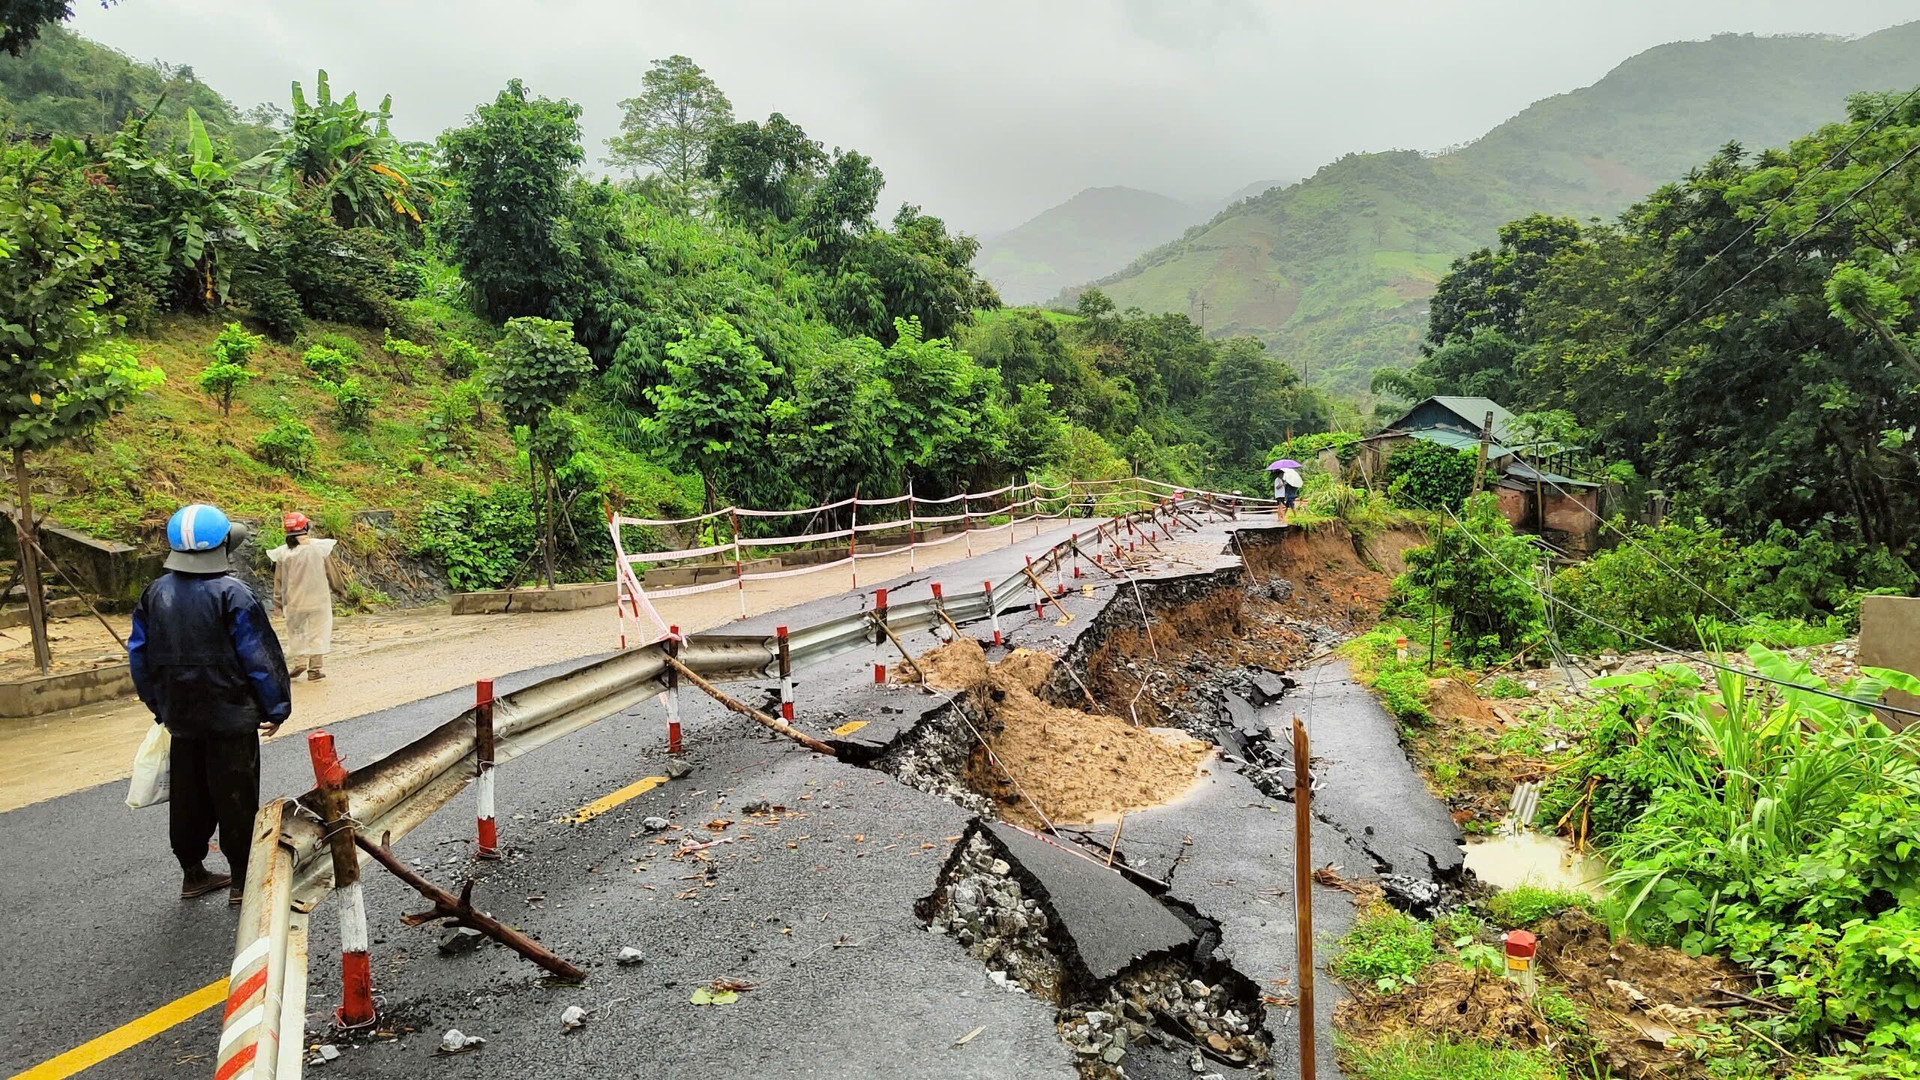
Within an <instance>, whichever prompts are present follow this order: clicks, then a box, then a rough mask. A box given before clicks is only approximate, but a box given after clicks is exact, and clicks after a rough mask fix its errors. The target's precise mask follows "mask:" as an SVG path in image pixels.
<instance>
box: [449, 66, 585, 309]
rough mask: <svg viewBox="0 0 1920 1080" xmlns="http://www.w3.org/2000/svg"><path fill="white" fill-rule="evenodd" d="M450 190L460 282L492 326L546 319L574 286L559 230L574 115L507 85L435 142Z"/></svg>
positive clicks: (574, 155) (566, 199)
mask: <svg viewBox="0 0 1920 1080" xmlns="http://www.w3.org/2000/svg"><path fill="white" fill-rule="evenodd" d="M440 149H441V152H442V153H443V154H444V155H445V157H446V163H447V172H448V175H449V176H451V177H452V179H453V181H454V184H455V196H456V197H455V198H454V199H452V200H450V201H451V202H452V203H453V204H454V205H453V207H452V208H451V212H450V213H449V214H448V220H447V223H446V236H447V242H448V245H449V246H450V247H451V249H452V251H453V254H454V257H455V258H456V259H457V260H458V261H459V263H460V271H461V276H463V277H464V278H465V279H466V280H467V282H468V284H469V285H471V286H472V288H473V290H474V294H475V296H476V297H477V298H478V300H479V302H480V306H481V307H482V308H483V309H484V310H485V311H486V312H487V313H488V314H490V315H492V316H494V317H495V318H506V319H510V318H514V317H517V316H539V317H545V316H547V315H550V314H552V313H553V312H554V311H555V310H556V304H557V303H558V302H559V301H560V300H561V299H562V298H564V297H566V296H567V295H568V294H569V292H570V291H571V290H572V288H573V286H574V285H575V274H574V270H575V265H576V258H577V251H576V250H575V249H574V248H573V246H572V245H569V244H568V243H567V239H566V231H565V229H564V227H563V226H564V221H565V218H566V214H567V211H568V208H569V204H570V202H571V187H570V185H569V181H570V180H571V178H572V176H573V171H574V167H575V166H577V165H579V164H580V161H581V158H582V154H581V150H580V106H578V105H575V104H574V103H573V102H571V101H566V100H561V101H553V100H550V99H548V98H543V97H529V96H528V93H527V88H526V86H525V85H523V84H522V83H521V82H520V80H519V79H513V80H511V81H509V82H508V83H507V88H506V89H505V90H502V91H500V94H499V96H498V97H496V98H494V100H493V102H492V104H489V105H482V106H480V107H479V108H478V109H476V110H475V111H474V117H473V122H472V123H470V124H468V125H467V126H465V127H459V128H453V129H451V130H449V131H447V132H445V133H444V134H442V135H441V136H440Z"/></svg>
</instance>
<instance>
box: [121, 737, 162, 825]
mask: <svg viewBox="0 0 1920 1080" xmlns="http://www.w3.org/2000/svg"><path fill="white" fill-rule="evenodd" d="M172 753H173V735H172V734H171V733H169V732H168V731H167V725H165V724H154V725H153V726H152V728H151V729H150V730H149V731H148V732H147V737H146V738H145V739H144V740H142V741H141V743H140V751H139V752H138V753H136V754H134V755H133V783H132V784H131V785H129V786H128V788H127V806H128V807H130V808H131V809H134V810H138V809H140V808H141V807H143V806H153V805H154V804H156V803H163V802H166V801H167V797H168V795H169V794H171V791H172V786H173V785H172V783H171V781H172V775H171V773H170V772H169V771H168V768H167V758H168V757H169V756H170V755H171V754H172Z"/></svg>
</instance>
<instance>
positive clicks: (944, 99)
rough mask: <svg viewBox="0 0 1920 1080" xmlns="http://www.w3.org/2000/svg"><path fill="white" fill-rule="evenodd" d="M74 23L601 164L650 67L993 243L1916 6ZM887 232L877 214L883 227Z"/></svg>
mask: <svg viewBox="0 0 1920 1080" xmlns="http://www.w3.org/2000/svg"><path fill="white" fill-rule="evenodd" d="M74 6H75V9H76V11H77V16H76V18H75V20H74V26H75V27H76V28H77V29H79V30H80V31H81V32H82V33H85V34H87V35H88V36H90V37H92V38H94V39H96V40H99V41H102V42H105V43H107V44H110V45H113V46H115V47H116V48H119V49H121V50H123V51H125V52H127V53H130V54H132V55H133V56H135V57H136V58H140V59H165V60H168V61H171V62H174V63H182V64H191V65H192V66H193V68H194V69H195V71H196V72H198V73H199V75H200V77H201V78H202V79H204V80H206V81H207V82H209V83H211V84H212V85H213V86H214V87H215V88H216V89H218V90H220V91H221V92H223V93H225V94H226V95H227V96H229V97H231V98H233V99H234V100H235V101H236V102H238V103H240V104H241V105H243V106H245V105H251V104H253V103H255V102H259V101H274V102H278V103H280V104H282V105H285V103H286V101H287V87H288V83H289V81H290V80H292V79H296V78H299V79H303V80H310V79H311V78H312V74H313V72H314V70H315V69H316V68H322V67H324V68H326V69H327V71H328V72H329V73H330V75H331V78H332V82H333V86H334V88H335V92H336V93H344V92H345V91H346V90H349V89H357V90H359V91H360V93H361V96H362V97H363V98H372V99H375V100H377V99H378V97H379V95H381V94H383V93H392V94H393V98H394V111H395V120H394V126H395V129H396V131H397V133H399V134H400V135H401V136H403V137H406V138H418V139H427V138H431V137H432V136H434V135H435V134H437V133H438V132H439V131H441V130H442V129H443V128H446V127H447V126H449V125H452V124H456V123H459V122H460V121H461V120H462V118H463V117H465V116H466V115H467V114H468V113H469V112H470V111H471V110H472V108H473V107H474V106H475V105H476V104H478V103H480V102H481V101H484V100H488V99H491V98H492V97H493V96H494V94H495V93H497V92H498V91H499V89H500V87H501V86H502V85H504V84H505V82H506V80H507V79H509V78H511V77H514V76H519V77H521V78H523V79H525V80H526V82H527V84H528V85H529V86H530V87H532V88H533V90H534V91H536V92H538V93H541V94H545V95H548V96H550V97H567V98H571V99H573V100H574V101H577V102H579V103H580V104H581V105H583V106H584V107H585V109H586V113H585V116H584V120H583V122H584V124H585V128H586V135H587V150H588V153H589V155H590V156H591V157H592V158H593V159H594V160H595V161H596V162H597V160H598V158H599V156H600V153H601V151H602V149H603V147H602V143H603V141H604V140H605V139H606V137H607V136H608V135H610V134H612V133H613V132H614V130H615V129H616V128H617V126H618V122H619V109H618V107H617V105H616V102H618V101H619V100H620V99H621V98H623V97H630V96H632V95H633V94H634V93H636V92H637V91H638V89H639V86H640V76H641V73H642V72H643V71H645V69H646V67H647V64H648V62H649V61H650V60H652V59H654V58H657V57H662V56H667V55H670V54H673V53H684V54H686V55H688V56H691V57H693V58H694V60H695V61H696V62H698V63H699V64H700V65H701V66H703V67H705V68H706V69H707V71H708V72H709V73H710V74H711V75H712V76H713V77H714V79H715V80H716V81H717V82H718V83H719V84H720V86H721V88H722V89H724V90H725V91H726V93H727V95H728V97H730V98H731V99H732V100H733V105H734V111H735V113H736V114H737V115H739V116H740V117H742V118H749V117H751V118H763V117H764V116H765V115H766V114H767V113H768V112H770V111H775V110H778V111H780V112H783V113H785V114H786V115H787V117H788V118H789V119H791V120H793V121H795V122H796V123H799V124H800V125H801V126H802V127H804V128H806V130H807V133H808V134H809V135H811V136H812V137H813V138H815V139H817V140H819V141H821V142H823V143H824V144H826V146H827V147H828V148H829V149H831V148H833V147H836V146H845V147H850V148H855V149H858V150H860V151H862V152H864V153H866V154H869V155H871V156H872V157H873V158H874V159H875V161H876V162H877V163H878V164H879V165H880V167H881V169H882V170H884V171H885V173H886V175H887V179H888V188H887V200H888V203H889V204H894V203H898V202H899V201H901V200H908V201H913V202H917V203H921V204H923V205H924V206H925V207H926V208H927V210H928V211H929V212H931V213H935V214H938V215H941V216H944V217H946V218H947V219H948V220H949V221H951V222H954V223H956V224H958V225H960V226H961V227H963V228H966V229H968V230H970V231H975V232H985V233H990V232H993V231H997V230H1000V229H1004V228H1008V227H1011V226H1013V225H1015V224H1018V223H1019V222H1020V221H1022V220H1024V219H1025V218H1027V217H1029V216H1031V215H1033V214H1034V213H1037V212H1039V211H1040V210H1042V209H1045V208H1046V207H1048V206H1050V205H1052V204H1054V203H1057V202H1059V201H1061V200H1062V199H1065V198H1066V197H1068V196H1070V195H1072V194H1073V193H1074V192H1076V191H1078V190H1080V189H1081V188H1084V187H1090V186H1098V185H1107V184H1126V185H1131V186H1135V187H1143V188H1148V189H1151V190H1156V191H1162V192H1165V193H1167V194H1171V195H1175V196H1179V197H1187V198H1201V197H1208V196H1215V195H1224V194H1226V193H1227V192H1229V191H1232V190H1234V189H1236V188H1239V187H1241V186H1243V185H1245V184H1247V183H1250V182H1252V181H1256V180H1267V179H1273V178H1279V177H1297V176H1300V175H1304V174H1307V173H1310V172H1312V171H1313V169H1315V168H1316V167H1318V166H1319V165H1321V164H1324V163H1325V162H1327V161H1329V160H1332V159H1333V158H1336V157H1338V156H1339V155H1341V154H1343V153H1346V152H1347V151H1350V150H1381V149H1387V148H1394V147H1399V148H1417V149H1430V148H1435V147H1440V146H1446V145H1450V144H1453V143H1457V142H1463V141H1466V140H1468V139H1471V138H1474V137H1475V136H1477V135H1479V134H1481V133H1482V132H1484V131H1486V130H1487V129H1488V128H1489V127H1492V126H1493V125H1495V124H1497V123H1499V122H1500V121H1501V120H1503V119H1505V118H1507V117H1508V116H1511V115H1512V114H1513V113H1515V112H1517V111H1519V110H1520V109H1522V108H1525V107H1526V106H1527V105H1528V104H1529V103H1531V102H1533V101H1535V100H1537V99H1539V98H1542V97H1546V96H1549V95H1552V94H1557V93H1561V92H1564V91H1567V90H1571V89H1574V88H1576V87H1579V86H1583V85H1586V84H1588V83H1591V82H1593V81H1594V80H1596V79H1598V78H1600V77H1601V76H1602V75H1604V74H1606V72H1607V71H1608V70H1609V69H1610V68H1612V67H1613V66H1614V65H1616V64H1618V63H1619V62H1620V61H1622V60H1623V59H1625V58H1626V57H1628V56H1630V55H1632V54H1634V53H1636V52H1638V51H1640V50H1642V49H1645V48H1648V47H1651V46H1653V45H1658V44H1661V43H1662V42H1667V41H1674V40H1679V39H1684V38H1703V37H1707V36H1710V35H1712V34H1714V33H1718V32H1723V31H1739V32H1752V33H1793V32H1821V33H1833V34H1846V35H1855V34H1863V33H1870V32H1872V31H1874V30H1877V29H1880V28H1882V27H1885V26H1889V25H1892V24H1894V23H1897V22H1901V21H1904V20H1907V19H1912V18H1915V17H1916V16H1917V15H1920V11H1917V10H1916V6H1915V4H1914V0H1579V2H1573V0H1291V2H1289V0H944V2H934V0H925V2H922V0H759V2H747V0H670V2H656V0H546V2H540V0H533V2H529V0H513V2H508V0H379V2H375V0H326V2H315V0H304V2H301V0H121V2H120V3H118V4H117V5H115V6H113V7H110V8H108V9H106V10H102V9H101V8H100V6H99V5H98V4H96V3H93V2H92V0H76V3H75V5H74ZM889 216H890V215H889Z"/></svg>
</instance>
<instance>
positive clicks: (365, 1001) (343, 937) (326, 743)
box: [307, 731, 373, 1028]
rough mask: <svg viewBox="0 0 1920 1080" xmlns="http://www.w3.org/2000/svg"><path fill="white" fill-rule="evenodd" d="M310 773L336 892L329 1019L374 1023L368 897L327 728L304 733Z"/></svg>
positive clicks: (341, 770)
mask: <svg viewBox="0 0 1920 1080" xmlns="http://www.w3.org/2000/svg"><path fill="white" fill-rule="evenodd" d="M307 752H308V753H309V754H310V755H311V756H312V758H313V778H314V780H315V781H316V782H317V785H318V787H319V796H320V818H321V821H322V823H323V825H324V827H325V829H326V835H327V843H328V846H329V847H330V848H331V849H332V852H333V888H334V891H335V892H337V893H339V894H340V989H341V1000H340V1008H339V1009H338V1010H337V1011H336V1012H335V1013H334V1014H333V1019H334V1023H335V1024H338V1025H339V1026H340V1027H343V1028H358V1027H366V1026H367V1025H369V1024H371V1023H373V961H372V960H371V959H370V958H369V957H368V956H367V899H366V893H365V892H364V890H363V889H362V888H361V885H360V853H359V852H358V851H356V850H354V846H353V818H352V817H351V816H350V815H349V814H348V813H347V770H346V766H344V765H342V764H340V756H339V755H338V754H336V753H335V752H334V749H333V736H332V735H331V734H329V733H327V732H326V731H314V732H309V733H308V734H307Z"/></svg>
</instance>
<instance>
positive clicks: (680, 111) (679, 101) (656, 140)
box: [607, 55, 733, 206]
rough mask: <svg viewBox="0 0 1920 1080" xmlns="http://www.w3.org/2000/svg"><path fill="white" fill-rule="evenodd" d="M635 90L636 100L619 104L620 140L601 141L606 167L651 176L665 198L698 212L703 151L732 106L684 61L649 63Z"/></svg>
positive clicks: (724, 123)
mask: <svg viewBox="0 0 1920 1080" xmlns="http://www.w3.org/2000/svg"><path fill="white" fill-rule="evenodd" d="M641 86H642V92H641V94H640V96H639V97H631V98H627V99H626V100H624V101H622V102H620V109H621V117H620V134H618V135H615V136H614V137H613V138H611V139H608V140H607V164H609V165H613V166H616V167H618V168H622V169H625V170H626V171H627V172H628V173H630V174H632V175H635V176H639V175H641V174H643V173H647V172H652V173H654V174H656V175H657V176H659V178H660V181H661V183H662V185H663V186H664V188H665V189H666V191H667V192H669V193H670V194H671V195H673V196H674V197H676V198H677V199H678V200H680V201H683V202H685V203H687V204H690V205H694V206H698V205H699V204H700V203H701V202H702V201H703V200H704V196H705V194H706V193H705V190H704V185H705V183H706V180H705V172H706V165H707V147H708V146H709V145H711V144H712V143H713V140H714V137H715V136H717V135H719V133H720V131H721V129H722V128H724V127H726V126H727V125H728V124H731V123H732V122H733V105H732V103H731V102H729V101H728V100H727V95H725V94H723V93H721V92H720V88H719V87H718V86H716V85H715V84H714V82H713V80H712V79H710V78H708V77H707V73H706V72H705V71H702V70H701V69H700V65H698V64H696V63H694V62H693V61H692V60H689V59H687V58H686V57H684V56H679V55H674V56H669V57H667V58H666V59H665V60H655V61H654V62H653V66H652V67H651V68H649V69H647V73H646V75H644V76H642V77H641Z"/></svg>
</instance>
